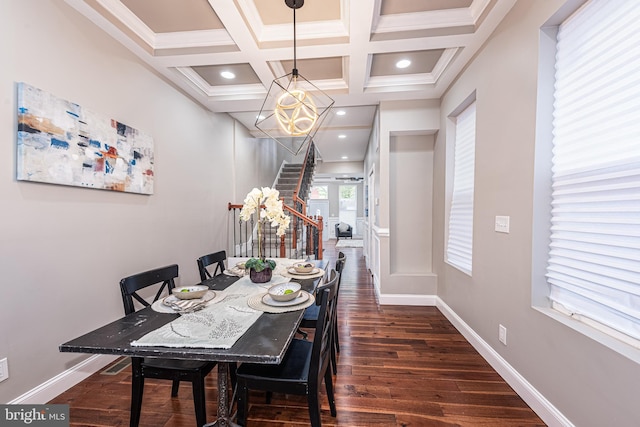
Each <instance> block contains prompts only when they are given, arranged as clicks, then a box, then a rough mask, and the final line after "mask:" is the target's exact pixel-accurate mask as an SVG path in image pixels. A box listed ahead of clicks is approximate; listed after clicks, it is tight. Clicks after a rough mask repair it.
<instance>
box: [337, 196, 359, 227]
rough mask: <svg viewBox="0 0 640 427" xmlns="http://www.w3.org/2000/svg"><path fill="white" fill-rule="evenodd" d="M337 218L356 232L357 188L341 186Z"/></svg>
mask: <svg viewBox="0 0 640 427" xmlns="http://www.w3.org/2000/svg"><path fill="white" fill-rule="evenodd" d="M338 193H339V200H338V203H339V211H338V218H339V220H340V222H344V223H346V224H349V225H350V226H351V227H353V229H354V231H355V230H356V225H357V221H356V220H357V211H358V188H357V187H356V186H355V185H341V186H340V188H339V191H338Z"/></svg>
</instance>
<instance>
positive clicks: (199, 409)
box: [192, 377, 207, 427]
mask: <svg viewBox="0 0 640 427" xmlns="http://www.w3.org/2000/svg"><path fill="white" fill-rule="evenodd" d="M192 387H193V405H194V406H195V410H196V423H197V424H198V427H201V426H203V425H205V424H206V423H207V407H206V398H205V395H204V393H205V391H204V390H205V389H204V377H200V378H197V379H194V380H193V382H192Z"/></svg>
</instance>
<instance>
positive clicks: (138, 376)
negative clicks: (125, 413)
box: [129, 357, 144, 427]
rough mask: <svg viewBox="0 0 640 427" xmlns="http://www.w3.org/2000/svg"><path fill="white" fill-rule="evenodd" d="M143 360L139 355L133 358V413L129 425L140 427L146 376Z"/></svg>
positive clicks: (130, 426)
mask: <svg viewBox="0 0 640 427" xmlns="http://www.w3.org/2000/svg"><path fill="white" fill-rule="evenodd" d="M141 363H142V360H141V359H140V358H139V357H132V358H131V372H132V378H131V415H130V417H129V427H138V424H139V423H140V412H141V411H142V392H143V391H144V377H143V376H142V366H141Z"/></svg>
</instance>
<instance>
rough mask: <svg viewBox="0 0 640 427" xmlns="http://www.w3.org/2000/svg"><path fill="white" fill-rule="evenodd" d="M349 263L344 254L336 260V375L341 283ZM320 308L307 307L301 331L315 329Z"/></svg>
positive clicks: (333, 348)
mask: <svg viewBox="0 0 640 427" xmlns="http://www.w3.org/2000/svg"><path fill="white" fill-rule="evenodd" d="M346 261H347V256H346V255H345V254H344V253H343V252H339V253H338V259H336V268H335V270H336V272H337V273H338V275H339V276H338V284H337V288H336V293H337V295H336V309H335V310H334V313H333V316H334V319H333V335H332V337H331V370H332V371H333V373H334V374H337V373H338V364H337V363H338V355H337V353H340V341H339V338H338V309H337V306H338V298H339V297H340V283H341V282H342V270H343V269H344V264H345V263H346ZM319 309H320V307H319V306H318V305H317V304H316V305H312V306H310V307H307V309H306V310H305V311H304V316H303V318H302V322H300V328H301V329H308V328H314V327H315V322H316V320H317V319H318V312H319ZM300 333H301V334H302V335H303V337H305V338H306V336H307V334H306V333H305V332H304V331H300Z"/></svg>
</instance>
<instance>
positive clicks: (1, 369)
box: [0, 357, 9, 381]
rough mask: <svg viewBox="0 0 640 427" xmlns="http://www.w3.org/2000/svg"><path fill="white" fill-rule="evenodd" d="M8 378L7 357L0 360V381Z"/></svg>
mask: <svg viewBox="0 0 640 427" xmlns="http://www.w3.org/2000/svg"><path fill="white" fill-rule="evenodd" d="M7 378H9V365H8V364H7V358H6V357H5V358H4V359H2V360H0V381H4V380H6V379H7Z"/></svg>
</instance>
